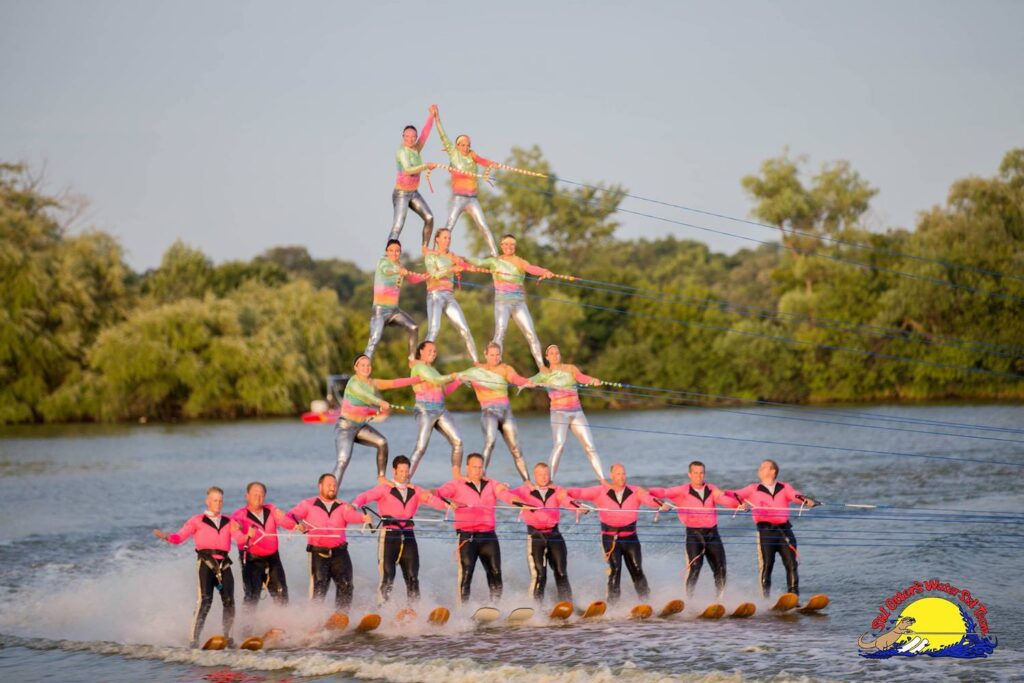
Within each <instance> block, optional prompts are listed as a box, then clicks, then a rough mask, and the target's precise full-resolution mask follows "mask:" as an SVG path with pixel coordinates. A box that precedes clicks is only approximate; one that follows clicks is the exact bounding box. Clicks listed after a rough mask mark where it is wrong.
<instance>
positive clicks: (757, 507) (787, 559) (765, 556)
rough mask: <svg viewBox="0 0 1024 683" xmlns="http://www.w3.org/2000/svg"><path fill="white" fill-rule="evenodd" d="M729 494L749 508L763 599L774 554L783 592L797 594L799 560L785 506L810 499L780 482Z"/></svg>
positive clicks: (798, 588) (773, 566)
mask: <svg viewBox="0 0 1024 683" xmlns="http://www.w3.org/2000/svg"><path fill="white" fill-rule="evenodd" d="M730 493H732V494H733V495H734V496H735V497H736V498H737V499H738V500H739V501H740V502H741V503H749V504H750V506H751V507H752V508H753V517H754V524H755V525H757V566H758V568H759V569H760V571H761V593H762V594H763V595H764V597H766V598H767V597H768V594H769V593H770V592H771V587H772V569H774V568H775V554H776V553H778V554H779V557H780V558H781V559H782V565H783V566H784V567H785V568H786V590H787V591H789V592H790V593H795V594H797V595H799V594H800V576H799V573H798V572H797V563H798V561H799V558H798V556H797V550H796V536H795V535H794V534H793V525H792V524H790V523H789V504H790V503H801V504H802V503H804V502H806V501H809V500H810V498H808V497H807V496H804V495H803V494H801V493H800V492H799V491H797V490H796V489H794V488H793V487H792V486H790V485H789V484H786V483H785V482H781V481H777V482H775V484H774V486H772V487H768V486H765V485H764V484H760V483H758V484H751V485H750V486H746V487H744V488H742V489H740V490H738V491H732V492H730Z"/></svg>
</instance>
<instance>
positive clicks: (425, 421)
mask: <svg viewBox="0 0 1024 683" xmlns="http://www.w3.org/2000/svg"><path fill="white" fill-rule="evenodd" d="M412 376H413V377H420V378H422V379H423V380H424V381H423V382H421V383H420V384H417V385H416V388H415V389H414V390H413V391H415V392H416V407H415V408H413V413H414V414H415V415H416V427H417V428H416V447H415V448H413V451H412V455H410V456H409V460H410V465H409V476H410V477H412V475H414V474H416V466H417V465H419V462H420V460H421V459H422V458H423V454H424V453H426V452H427V445H428V444H429V443H430V433H431V432H432V431H433V430H435V429H436V430H437V431H439V432H441V434H442V435H444V438H446V439H448V443H449V444H451V447H452V467H454V468H461V467H462V437H461V436H459V430H458V428H457V427H456V426H455V422H454V421H452V418H451V415H449V414H448V411H447V410H445V408H444V397H445V396H447V395H448V394H450V393H452V392H453V391H455V390H456V389H458V388H459V385H461V384H462V382H460V381H459V380H457V379H456V380H452V381H449V379H450V377H451V376H450V375H441V374H440V373H439V372H438V371H437V370H436V369H434V366H432V365H430V364H428V363H425V362H423V361H419V362H417V363H416V365H414V366H413V368H412Z"/></svg>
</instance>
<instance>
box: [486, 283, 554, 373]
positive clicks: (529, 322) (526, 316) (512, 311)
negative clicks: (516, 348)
mask: <svg viewBox="0 0 1024 683" xmlns="http://www.w3.org/2000/svg"><path fill="white" fill-rule="evenodd" d="M509 318H512V320H514V321H515V323H516V327H518V328H519V330H520V331H521V332H522V333H523V336H524V337H526V342H527V343H528V344H529V345H530V353H531V354H533V360H534V362H535V363H537V367H538V368H539V369H541V370H543V369H544V356H543V355H542V354H541V351H540V339H538V338H537V330H535V329H534V328H533V317H532V316H531V315H530V309H528V308H527V307H526V301H497V300H496V301H495V302H494V339H493V340H492V341H493V342H494V343H495V344H497V345H498V346H500V347H502V349H504V348H505V333H506V332H508V319H509Z"/></svg>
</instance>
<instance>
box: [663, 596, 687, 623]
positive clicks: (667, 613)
mask: <svg viewBox="0 0 1024 683" xmlns="http://www.w3.org/2000/svg"><path fill="white" fill-rule="evenodd" d="M685 606H686V605H685V603H684V602H683V601H682V600H669V601H668V602H666V603H665V606H664V607H662V608H661V611H660V612H658V616H659V617H661V618H662V619H664V618H666V617H671V616H672V615H674V614H679V613H680V612H682V611H683V608H684V607H685Z"/></svg>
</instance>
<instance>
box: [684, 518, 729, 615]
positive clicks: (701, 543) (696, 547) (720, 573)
mask: <svg viewBox="0 0 1024 683" xmlns="http://www.w3.org/2000/svg"><path fill="white" fill-rule="evenodd" d="M704 558H707V560H708V564H709V565H711V571H712V572H713V573H714V575H715V590H716V591H717V592H718V596H719V597H721V596H722V593H724V592H725V546H723V545H722V537H721V536H719V535H718V527H717V526H713V527H711V528H710V529H700V528H697V527H689V526H688V527H686V597H687V598H691V597H693V591H694V589H695V588H696V587H697V578H698V577H699V576H700V570H701V567H703V566H704Z"/></svg>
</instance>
